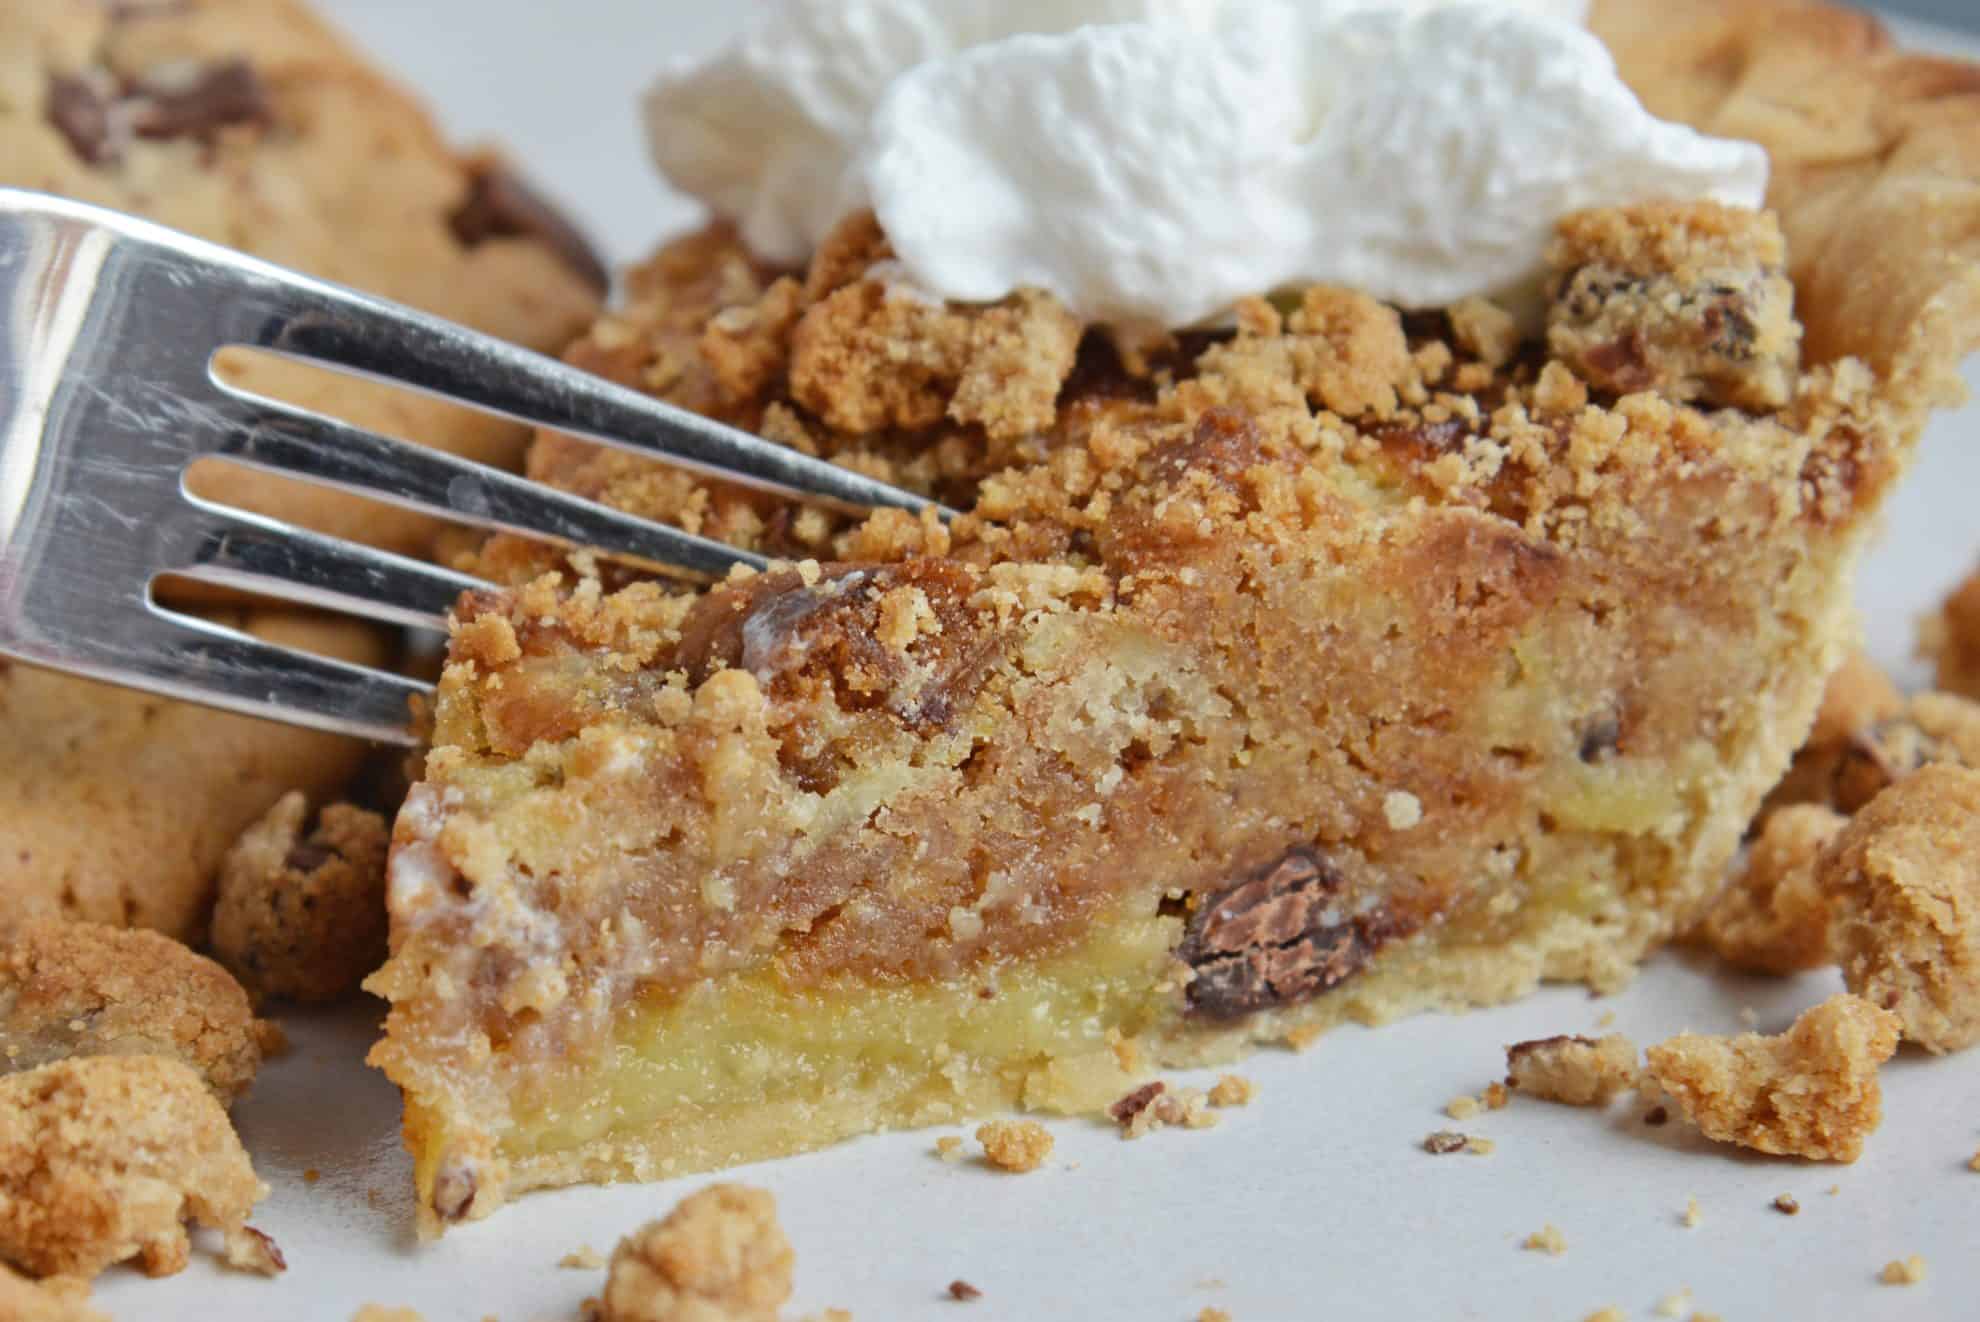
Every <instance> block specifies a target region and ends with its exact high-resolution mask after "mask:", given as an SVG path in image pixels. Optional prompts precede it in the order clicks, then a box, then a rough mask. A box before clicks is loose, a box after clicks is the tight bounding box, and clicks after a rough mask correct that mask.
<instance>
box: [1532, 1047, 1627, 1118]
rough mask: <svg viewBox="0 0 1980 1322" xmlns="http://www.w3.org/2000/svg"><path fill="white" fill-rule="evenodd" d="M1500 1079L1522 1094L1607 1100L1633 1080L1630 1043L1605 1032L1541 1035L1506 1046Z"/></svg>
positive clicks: (1576, 1102)
mask: <svg viewBox="0 0 1980 1322" xmlns="http://www.w3.org/2000/svg"><path fill="white" fill-rule="evenodd" d="M1506 1082H1508V1083H1510V1084H1511V1085H1512V1086H1513V1087H1515V1088H1517V1089H1519V1090H1520V1092H1521V1093H1522V1094H1524V1095H1526V1096H1528V1097H1541V1098H1545V1099H1546V1100H1547V1101H1550V1102H1565V1103H1567V1104H1568V1105H1569V1106H1607V1105H1608V1104H1609V1103H1610V1102H1612V1101H1614V1100H1615V1098H1616V1096H1617V1094H1619V1093H1623V1092H1626V1091H1628V1090H1629V1089H1630V1088H1632V1087H1634V1086H1635V1085H1636V1044H1635V1043H1634V1042H1632V1041H1630V1040H1629V1039H1628V1038H1626V1037H1624V1036H1623V1035H1622V1034H1621V1033H1610V1034H1609V1035H1608V1036H1607V1037H1603V1038H1599V1039H1598V1038H1592V1037H1566V1036H1563V1037H1543V1038H1539V1039H1537V1040H1535V1041H1532V1042H1516V1043H1514V1044H1513V1045H1512V1046H1509V1047H1507V1048H1506Z"/></svg>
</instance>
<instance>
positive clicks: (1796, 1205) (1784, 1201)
mask: <svg viewBox="0 0 1980 1322" xmlns="http://www.w3.org/2000/svg"><path fill="white" fill-rule="evenodd" d="M1774 1210H1775V1211H1776V1212H1779V1213H1780V1214H1781V1215H1782V1216H1798V1215H1800V1213H1801V1203H1800V1202H1799V1201H1798V1200H1797V1199H1796V1198H1795V1197H1794V1196H1793V1195H1792V1194H1779V1195H1777V1196H1776V1197H1775V1198H1774Z"/></svg>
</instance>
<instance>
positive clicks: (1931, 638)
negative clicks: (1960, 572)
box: [1920, 569, 1980, 699]
mask: <svg viewBox="0 0 1980 1322" xmlns="http://www.w3.org/2000/svg"><path fill="white" fill-rule="evenodd" d="M1920 642H1921V643H1922V644H1923V650H1924V652H1925V654H1926V656H1928V657H1929V658H1931V660H1932V661H1933V662H1934V663H1935V664H1936V665H1937V666H1938V674H1939V687H1940V688H1942V689H1944V690H1945V691H1946V692H1948V693H1957V694H1959V695H1961V696H1962V697H1968V698H1975V699H1980V569H1976V570H1974V571H1973V573H1972V574H1971V575H1970V576H1969V577H1968V578H1967V580H1966V581H1965V582H1963V583H1961V584H1960V585H1959V586H1958V587H1956V588H1954V589H1953V592H1952V595H1951V596H1949V597H1947V598H1946V604H1945V605H1944V606H1943V607H1941V608H1940V610H1939V613H1938V614H1937V615H1934V616H1932V617H1930V618H1929V619H1927V620H1926V621H1925V630H1924V635H1923V637H1922V638H1921V639H1920Z"/></svg>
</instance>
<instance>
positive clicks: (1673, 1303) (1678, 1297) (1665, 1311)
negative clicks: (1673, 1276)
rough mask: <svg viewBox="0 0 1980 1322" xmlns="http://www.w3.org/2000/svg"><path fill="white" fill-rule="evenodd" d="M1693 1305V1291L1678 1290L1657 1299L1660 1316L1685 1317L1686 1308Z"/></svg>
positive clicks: (1658, 1314)
mask: <svg viewBox="0 0 1980 1322" xmlns="http://www.w3.org/2000/svg"><path fill="white" fill-rule="evenodd" d="M1689 1307H1691V1291H1690V1290H1688V1289H1685V1290H1678V1291H1676V1292H1675V1293H1672V1294H1667V1295H1665V1296H1664V1297H1663V1298H1662V1299H1659V1300H1658V1301H1657V1316H1658V1317H1683V1316H1684V1310H1685V1309H1687V1308H1689Z"/></svg>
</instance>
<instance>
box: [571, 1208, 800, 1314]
mask: <svg viewBox="0 0 1980 1322" xmlns="http://www.w3.org/2000/svg"><path fill="white" fill-rule="evenodd" d="M794 1262H795V1255H794V1254H793V1253H792V1252H791V1244H790V1241H789V1240H788V1239H786V1238H785V1237H784V1231H783V1227H782V1226H780V1225H778V1224H777V1201H776V1199H774V1198H772V1197H771V1196H770V1195H769V1194H768V1193H767V1192H765V1191H764V1190H762V1189H752V1188H749V1187H747V1186H744V1185H740V1184H711V1185H709V1186H708V1187H707V1188H706V1189H703V1190H701V1191H700V1192H699V1193H695V1194H690V1195H689V1196H688V1197H686V1198H683V1199H682V1200H681V1201H680V1203H679V1204H678V1205H677V1206H676V1207H675V1208H674V1210H673V1211H671V1212H669V1213H668V1214H667V1215H666V1217H665V1218H663V1219H662V1220H658V1221H650V1222H648V1223H647V1224H646V1225H644V1226H641V1227H640V1228H639V1229H637V1230H635V1231H633V1232H632V1234H630V1235H628V1236H626V1237H625V1238H624V1239H622V1240H620V1241H619V1246H618V1247H617V1248H616V1249H614V1250H613V1251H612V1263H611V1271H610V1274H609V1275H608V1276H607V1277H606V1278H605V1291H604V1293H603V1295H602V1296H601V1297H600V1299H599V1310H598V1318H599V1322H702V1320H703V1319H706V1322H776V1319H777V1315H778V1313H779V1311H781V1310H782V1308H783V1306H784V1304H785V1303H786V1301H788V1300H789V1299H790V1297H791V1271H792V1267H793V1265H794Z"/></svg>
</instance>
